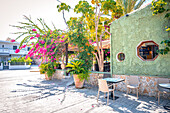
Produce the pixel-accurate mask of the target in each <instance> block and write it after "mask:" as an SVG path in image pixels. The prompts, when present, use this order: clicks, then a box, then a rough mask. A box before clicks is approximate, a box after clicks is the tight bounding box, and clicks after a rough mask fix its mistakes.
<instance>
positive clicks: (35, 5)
mask: <svg viewBox="0 0 170 113" xmlns="http://www.w3.org/2000/svg"><path fill="white" fill-rule="evenodd" d="M60 1H62V2H65V3H67V4H69V5H71V6H72V7H74V6H75V5H76V4H77V3H78V1H79V0H60ZM87 1H91V0H87ZM151 1H152V0H146V2H145V4H148V3H149V2H151ZM58 4H59V2H57V1H56V0H0V18H1V19H0V31H1V32H0V40H6V38H7V37H10V38H12V39H15V38H16V37H17V35H14V34H11V33H13V32H18V31H19V30H18V29H16V28H13V27H11V26H9V25H18V22H19V21H21V22H23V21H25V20H24V19H23V15H26V16H31V17H32V20H33V21H34V22H36V18H42V19H44V20H45V22H46V23H47V25H50V26H51V27H52V24H51V23H52V22H53V23H54V24H55V26H56V27H57V28H60V29H65V28H66V25H65V23H64V21H63V18H62V13H58V12H57V8H56V6H57V5H58ZM145 4H144V5H145ZM65 16H66V19H67V20H68V19H69V18H70V17H71V16H73V17H74V16H77V15H76V14H75V13H74V12H73V11H71V12H70V13H65Z"/></svg>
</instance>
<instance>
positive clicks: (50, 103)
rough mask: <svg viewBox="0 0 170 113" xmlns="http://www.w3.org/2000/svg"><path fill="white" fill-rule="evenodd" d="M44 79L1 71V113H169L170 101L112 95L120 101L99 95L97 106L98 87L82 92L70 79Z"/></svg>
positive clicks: (26, 74)
mask: <svg viewBox="0 0 170 113" xmlns="http://www.w3.org/2000/svg"><path fill="white" fill-rule="evenodd" d="M44 78H45V76H44V75H40V74H39V72H30V70H3V71H0V86H1V87H0V90H1V93H0V113H116V112H117V113H138V112H139V113H145V112H153V113H157V112H168V111H166V110H165V109H164V108H163V105H169V104H170V100H165V99H162V98H161V104H160V106H158V104H157V100H156V99H155V98H152V97H147V96H140V97H139V99H138V100H137V99H136V95H134V94H129V95H128V96H127V97H126V96H125V93H124V92H119V91H115V95H116V96H119V99H117V100H115V101H114V102H113V100H109V105H108V106H107V105H106V103H107V99H106V98H104V97H103V93H100V94H101V95H100V98H99V102H98V103H97V100H96V99H97V91H98V88H97V86H90V85H85V87H84V89H75V87H74V86H71V84H72V82H73V78H72V77H67V78H65V79H62V80H51V81H46V80H45V79H44Z"/></svg>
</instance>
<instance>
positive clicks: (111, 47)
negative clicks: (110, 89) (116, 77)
mask: <svg viewBox="0 0 170 113" xmlns="http://www.w3.org/2000/svg"><path fill="white" fill-rule="evenodd" d="M111 28H112V27H110V31H112V30H111ZM112 49H113V41H112V33H111V35H110V58H111V63H110V64H111V66H110V68H111V69H110V70H111V77H113V50H112Z"/></svg>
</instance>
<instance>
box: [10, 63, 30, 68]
mask: <svg viewBox="0 0 170 113" xmlns="http://www.w3.org/2000/svg"><path fill="white" fill-rule="evenodd" d="M30 68H31V65H26V63H25V64H24V65H11V64H10V63H9V69H30Z"/></svg>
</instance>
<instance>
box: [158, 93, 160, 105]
mask: <svg viewBox="0 0 170 113" xmlns="http://www.w3.org/2000/svg"><path fill="white" fill-rule="evenodd" d="M159 103H160V91H158V105H159Z"/></svg>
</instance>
